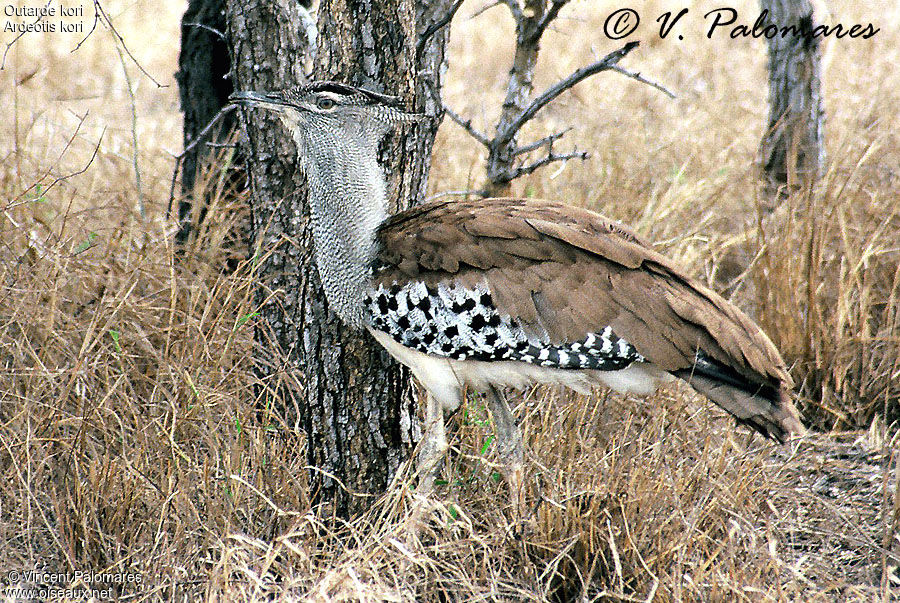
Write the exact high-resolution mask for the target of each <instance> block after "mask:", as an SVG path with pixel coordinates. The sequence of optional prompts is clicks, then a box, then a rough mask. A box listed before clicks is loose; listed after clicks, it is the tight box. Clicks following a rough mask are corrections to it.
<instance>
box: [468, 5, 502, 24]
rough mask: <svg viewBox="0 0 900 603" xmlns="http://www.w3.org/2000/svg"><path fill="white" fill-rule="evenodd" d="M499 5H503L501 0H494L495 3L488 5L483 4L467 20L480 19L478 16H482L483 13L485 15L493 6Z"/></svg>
mask: <svg viewBox="0 0 900 603" xmlns="http://www.w3.org/2000/svg"><path fill="white" fill-rule="evenodd" d="M501 4H503V3H502V2H501V0H496V1H495V2H490V3H488V4H485V5H484V6H482V7H481V8H479V9H478V10H476V11H475V12H474V13H472V16H471V17H469V20H471V19H475V18H477V17H480V16H481V15H483V14H484V13H486V12H488V11H489V10H491V9H492V8H494V7H495V6H500V5H501Z"/></svg>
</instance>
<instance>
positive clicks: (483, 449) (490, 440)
mask: <svg viewBox="0 0 900 603" xmlns="http://www.w3.org/2000/svg"><path fill="white" fill-rule="evenodd" d="M493 443H494V436H492V435H489V436H488V437H486V438H485V439H484V444H482V446H481V456H484V455H485V454H486V453H487V451H488V448H490V447H491V444H493Z"/></svg>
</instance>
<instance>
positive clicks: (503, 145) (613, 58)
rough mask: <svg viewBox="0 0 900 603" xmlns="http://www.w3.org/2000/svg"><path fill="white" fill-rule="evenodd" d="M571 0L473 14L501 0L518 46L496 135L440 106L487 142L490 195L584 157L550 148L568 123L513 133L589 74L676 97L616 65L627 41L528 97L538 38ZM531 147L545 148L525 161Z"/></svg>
mask: <svg viewBox="0 0 900 603" xmlns="http://www.w3.org/2000/svg"><path fill="white" fill-rule="evenodd" d="M569 1H570V0H496V2H493V3H491V4H489V5H487V6H485V7H484V8H482V9H480V10H479V11H478V12H476V13H475V15H476V16H477V15H479V14H481V13H483V12H484V11H486V10H487V9H488V8H491V7H493V6H497V5H501V4H502V5H504V6H506V7H507V9H509V13H510V15H511V16H512V18H513V21H514V22H515V26H516V50H515V54H514V56H513V64H512V67H511V69H510V70H509V80H508V82H507V88H506V98H505V99H504V100H503V106H502V108H501V111H500V118H499V120H498V122H497V126H496V130H495V131H496V133H495V134H494V136H493V137H488V136H487V135H486V134H484V133H483V132H481V131H479V130H478V129H476V128H475V127H474V126H473V125H472V120H470V119H465V118H463V117H462V116H460V115H459V114H457V113H456V112H454V111H453V110H452V109H450V108H449V107H447V106H446V105H445V106H444V110H445V111H446V114H447V115H449V116H450V119H451V120H453V121H454V122H456V123H457V124H458V125H459V126H460V127H461V128H462V129H463V130H465V131H466V132H467V133H468V134H469V135H470V136H471V137H472V138H474V139H475V140H477V141H478V142H479V143H480V144H481V145H483V146H484V147H485V148H487V151H488V160H487V170H486V171H487V179H486V183H485V186H484V187H483V188H484V190H485V191H486V193H487V194H489V195H504V194H508V192H509V184H510V182H512V181H513V180H514V179H516V178H518V177H520V176H523V175H526V174H531V173H532V172H534V171H536V170H538V169H540V168H541V167H543V166H545V165H548V164H550V163H555V162H565V161H568V160H569V159H580V160H585V159H587V158H588V154H587V153H585V152H579V151H577V150H575V151H572V152H569V153H557V152H555V151H554V149H553V144H554V143H556V142H557V141H558V140H560V139H561V138H562V137H563V136H565V134H566V133H567V132H568V131H569V130H570V129H571V128H566V129H564V130H562V131H559V132H555V133H553V134H550V135H549V136H545V137H543V138H541V139H539V140H536V141H534V142H530V143H527V144H523V145H520V144H518V142H517V138H518V136H519V132H520V131H521V130H522V128H523V127H524V126H525V124H527V123H528V122H529V121H531V120H532V119H534V117H535V116H536V115H537V114H538V113H539V112H540V111H541V109H543V108H544V107H546V106H547V105H549V104H550V103H551V102H553V101H554V100H555V99H556V98H557V97H558V96H559V95H560V94H562V93H563V92H565V91H566V90H569V89H571V88H573V87H574V86H576V85H577V84H578V83H579V82H581V81H583V80H585V79H587V78H589V77H591V76H592V75H596V74H597V73H600V72H602V71H617V72H618V73H621V74H622V75H625V76H627V77H630V78H631V79H634V80H636V81H639V82H642V83H644V84H647V85H649V86H652V87H654V88H656V89H657V90H659V91H661V92H663V93H665V94H667V95H668V96H670V97H672V98H674V95H673V94H672V93H671V92H669V91H668V90H667V89H666V88H664V87H663V86H661V85H660V84H657V83H656V82H653V81H651V80H648V79H647V78H645V77H643V76H641V74H640V73H637V72H632V71H629V70H627V69H624V68H622V67H619V66H618V63H619V61H621V60H622V58H624V57H625V56H626V55H627V54H628V53H630V52H631V51H632V50H634V49H635V48H637V46H638V44H639V43H638V42H629V43H627V44H625V45H624V46H623V47H622V48H619V49H618V50H614V51H613V52H610V53H609V54H607V55H606V56H605V57H603V58H602V59H600V60H599V61H595V62H593V63H591V64H590V65H586V66H585V67H582V68H580V69H578V70H576V71H575V72H574V73H572V74H571V75H569V76H568V77H566V78H563V79H562V80H560V81H559V82H557V83H556V84H554V85H553V86H550V87H549V88H547V89H546V90H544V91H543V92H542V93H541V94H539V95H537V96H536V97H532V92H533V91H534V86H533V81H534V71H535V67H536V65H537V59H538V51H539V48H540V41H541V38H542V36H543V35H544V33H545V32H546V31H547V29H548V28H549V27H550V26H551V25H552V23H553V22H554V21H555V20H556V19H557V18H558V17H559V14H560V11H562V9H563V8H564V7H565V6H566V5H567V4H569ZM457 8H458V6H454V10H455V9H457ZM451 17H452V15H451ZM535 151H542V152H543V153H544V154H543V156H542V157H540V158H538V159H534V160H533V161H531V162H528V161H527V160H526V158H525V156H527V155H528V154H530V153H533V152H535Z"/></svg>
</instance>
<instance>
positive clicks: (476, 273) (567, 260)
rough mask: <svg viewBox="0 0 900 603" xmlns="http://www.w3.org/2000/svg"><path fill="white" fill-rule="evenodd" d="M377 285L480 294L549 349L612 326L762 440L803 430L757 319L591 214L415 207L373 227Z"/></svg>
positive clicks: (540, 207)
mask: <svg viewBox="0 0 900 603" xmlns="http://www.w3.org/2000/svg"><path fill="white" fill-rule="evenodd" d="M373 282H374V285H375V286H383V287H388V288H389V287H392V286H393V287H395V288H396V287H398V286H402V285H403V284H405V283H409V282H420V283H424V284H425V285H426V286H428V287H431V288H437V287H438V286H439V285H441V284H443V285H445V286H446V285H452V286H455V287H463V288H465V289H467V290H471V291H476V290H478V289H479V288H482V289H486V290H487V291H489V293H490V300H491V302H492V303H493V305H494V306H495V307H496V309H497V311H498V312H499V313H500V314H501V315H503V316H504V317H509V318H510V319H511V320H512V322H514V323H517V324H519V325H521V326H522V327H523V329H524V330H525V331H526V332H527V333H528V335H529V336H531V337H534V338H536V339H539V340H541V341H543V342H544V343H545V344H547V345H550V346H560V345H564V344H571V343H573V342H579V341H582V340H584V338H585V337H586V336H587V335H588V334H590V333H600V332H602V331H603V330H604V328H606V327H609V328H611V330H612V332H613V333H614V334H615V336H617V337H618V338H621V339H622V340H625V341H627V342H628V343H629V344H630V345H631V346H633V347H634V349H635V350H636V351H637V352H638V353H639V354H640V356H642V357H643V358H644V359H646V361H647V362H648V363H651V364H653V365H654V366H656V367H659V368H660V369H662V370H664V371H666V372H669V373H671V374H673V375H676V376H678V377H681V378H683V379H685V380H688V381H690V382H691V383H692V385H694V387H695V388H696V389H698V390H699V391H701V392H703V393H704V394H706V395H707V396H709V397H710V398H712V399H713V400H714V401H716V402H718V403H719V404H720V405H722V406H723V407H724V408H726V410H729V411H730V412H732V413H733V414H735V416H736V417H738V419H739V420H741V421H743V422H745V423H748V424H750V425H752V426H753V427H755V428H756V429H758V430H760V431H761V432H762V433H764V434H766V435H769V436H772V437H774V438H776V439H779V440H782V441H783V440H784V439H785V438H786V437H787V435H788V434H789V433H790V432H791V431H796V430H798V428H799V426H800V423H799V420H798V419H797V416H796V412H795V411H794V409H793V406H792V405H791V403H790V399H789V396H788V393H787V390H788V389H789V388H790V386H791V379H790V376H789V375H788V373H787V370H786V368H785V365H784V362H783V361H782V359H781V356H780V355H779V353H778V351H777V349H776V348H775V346H774V345H773V344H772V342H771V341H770V340H769V338H768V337H767V336H766V335H765V334H764V333H763V331H762V330H761V329H760V328H759V327H758V326H757V325H756V323H754V322H753V321H752V320H751V319H750V318H749V317H747V315H746V314H744V313H743V312H742V311H740V310H739V309H738V308H737V307H736V306H735V305H734V304H732V303H730V302H728V301H726V300H725V299H723V298H722V297H721V296H720V295H718V294H717V293H715V292H714V291H712V290H711V289H709V288H707V287H705V286H704V285H702V284H700V283H699V282H698V281H696V279H693V278H691V277H689V276H688V275H686V274H685V273H684V272H683V271H682V270H680V269H679V268H678V267H677V266H676V265H675V264H674V263H673V262H671V261H670V260H669V259H667V258H666V257H664V256H662V255H661V254H659V253H657V252H656V251H654V250H653V249H651V248H650V247H649V246H648V245H647V244H645V243H644V242H643V241H642V240H641V239H640V237H638V236H637V235H636V234H635V233H633V232H632V231H631V230H629V229H628V228H626V227H624V226H622V225H620V224H618V223H615V222H612V221H610V220H608V219H606V218H604V217H602V216H600V215H599V214H596V213H594V212H591V211H589V210H586V209H581V208H575V207H571V206H566V205H563V204H560V203H554V202H549V201H537V200H523V199H486V200H477V201H455V202H453V201H449V202H448V201H445V202H433V203H429V204H426V205H422V206H419V207H416V208H413V209H410V210H407V211H405V212H402V213H399V214H396V215H394V216H392V217H390V218H388V220H386V221H385V222H384V223H383V224H382V225H381V226H380V227H379V229H378V232H377V252H376V260H375V274H374V279H373ZM437 355H440V352H439V351H438V352H437ZM619 368H621V367H619Z"/></svg>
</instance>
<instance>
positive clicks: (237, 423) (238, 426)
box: [234, 415, 241, 435]
mask: <svg viewBox="0 0 900 603" xmlns="http://www.w3.org/2000/svg"><path fill="white" fill-rule="evenodd" d="M234 427H235V429H237V432H238V435H241V418H240V417H239V416H237V415H234Z"/></svg>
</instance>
